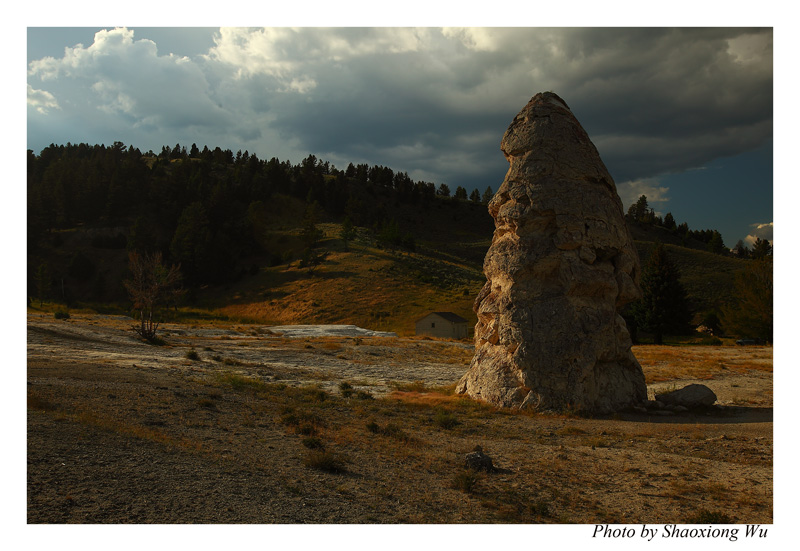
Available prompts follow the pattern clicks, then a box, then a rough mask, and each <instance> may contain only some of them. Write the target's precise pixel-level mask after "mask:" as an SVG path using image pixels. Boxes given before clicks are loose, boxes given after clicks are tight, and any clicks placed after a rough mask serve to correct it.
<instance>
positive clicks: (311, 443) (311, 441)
mask: <svg viewBox="0 0 800 551" xmlns="http://www.w3.org/2000/svg"><path fill="white" fill-rule="evenodd" d="M302 443H303V445H304V446H305V447H306V448H308V449H310V450H321V449H324V448H325V445H324V444H323V443H322V440H320V439H319V438H317V437H316V436H307V437H306V438H303V440H302Z"/></svg>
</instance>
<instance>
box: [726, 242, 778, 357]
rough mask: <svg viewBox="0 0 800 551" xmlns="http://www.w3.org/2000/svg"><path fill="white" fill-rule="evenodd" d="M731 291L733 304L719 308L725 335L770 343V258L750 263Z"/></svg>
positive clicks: (738, 275) (737, 278)
mask: <svg viewBox="0 0 800 551" xmlns="http://www.w3.org/2000/svg"><path fill="white" fill-rule="evenodd" d="M734 290H735V293H734V297H735V298H736V303H735V305H734V306H731V307H727V308H723V309H722V326H723V327H724V328H725V332H726V333H729V334H732V335H736V336H738V337H751V338H757V339H761V340H763V341H766V342H772V258H771V257H764V258H761V259H758V260H754V261H752V262H750V263H749V266H748V267H747V269H746V270H745V271H744V272H742V273H740V274H737V276H736V280H735V283H734Z"/></svg>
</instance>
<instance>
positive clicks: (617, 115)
mask: <svg viewBox="0 0 800 551" xmlns="http://www.w3.org/2000/svg"><path fill="white" fill-rule="evenodd" d="M213 42H214V45H213V47H212V48H211V49H210V50H209V51H208V52H206V53H205V55H197V56H194V57H179V56H167V55H159V54H158V53H157V52H156V45H155V43H153V42H150V41H147V40H133V37H132V34H131V32H130V31H127V30H123V29H119V30H114V31H108V32H104V33H103V34H98V36H97V38H96V39H95V43H94V44H92V45H91V46H89V47H87V48H76V49H74V50H68V52H67V55H65V56H64V57H63V58H61V59H55V58H45V59H43V60H38V61H35V62H33V63H31V65H30V70H29V85H30V90H29V106H30V108H29V127H30V128H39V125H41V124H43V121H44V119H45V118H46V117H50V118H51V119H52V120H53V121H55V120H56V118H57V119H59V120H60V121H61V122H62V124H63V122H64V121H66V120H69V118H70V116H73V115H71V113H78V114H79V115H80V116H84V117H85V116H88V115H89V114H92V115H94V116H99V115H102V116H104V117H105V118H106V121H107V124H109V125H112V126H113V125H115V124H116V125H117V126H119V127H120V128H124V127H125V125H129V126H130V125H132V126H135V127H136V129H137V131H138V132H139V133H140V135H142V136H144V135H145V134H146V133H147V132H149V133H150V134H149V135H150V139H151V140H155V139H160V142H161V143H174V142H175V141H177V140H181V141H182V142H183V141H188V140H189V139H193V138H195V137H197V138H198V139H200V138H202V139H203V142H204V143H208V144H209V145H217V144H218V145H222V146H223V147H225V146H228V147H231V148H233V149H236V148H237V147H241V148H242V149H250V151H251V152H254V151H255V152H259V154H260V155H261V156H272V155H285V154H291V155H292V157H293V158H292V160H293V161H295V162H297V161H298V160H299V158H301V157H303V156H305V155H307V154H308V153H314V154H316V155H318V156H321V157H324V158H330V159H331V160H334V162H337V161H339V162H348V161H352V162H368V163H374V164H384V165H387V166H391V167H392V168H394V169H395V170H404V171H407V172H409V174H411V175H412V177H415V178H420V179H430V180H433V181H436V182H440V181H442V182H447V183H448V184H449V185H451V187H454V186H455V185H464V186H465V187H472V186H476V187H480V188H484V187H485V186H486V185H492V186H493V187H494V188H495V189H496V187H497V185H499V183H500V181H501V180H502V177H503V174H504V172H505V169H506V163H505V160H504V159H503V156H502V154H501V153H500V151H499V144H500V139H501V137H502V135H503V132H504V131H505V129H506V127H507V126H508V124H509V123H510V122H511V120H512V119H513V117H514V115H515V114H516V113H517V112H518V111H519V110H520V109H521V108H522V107H523V106H524V105H525V103H526V102H527V101H528V100H529V99H530V97H531V96H533V95H534V94H535V93H537V92H540V91H544V90H552V91H555V92H557V93H558V94H559V95H561V96H562V97H563V98H564V100H565V101H566V102H567V103H568V104H569V105H570V107H571V109H572V110H573V112H574V113H575V114H576V116H577V117H578V119H579V120H580V121H581V123H582V124H583V125H584V127H585V128H586V130H587V132H588V133H589V135H590V136H591V138H592V140H593V141H594V143H595V144H596V145H597V147H598V149H599V150H600V153H601V155H602V157H603V159H604V160H605V162H606V164H607V165H608V167H609V169H610V170H611V172H612V174H613V175H614V177H615V179H616V180H617V181H618V182H621V181H627V180H644V179H647V178H653V177H655V176H657V175H658V174H661V173H667V172H680V171H684V170H687V169H691V168H694V167H699V166H702V165H703V164H704V163H707V162H709V161H711V160H713V159H715V158H718V157H727V156H732V155H736V154H738V153H741V152H743V151H747V150H751V149H753V148H755V147H758V146H759V145H761V144H763V143H764V142H765V141H767V140H769V139H770V137H771V135H772V31H771V30H770V29H766V30H764V29H750V30H748V29H727V28H715V29H627V28H626V29H612V28H602V29H536V28H502V29H485V28H477V29H431V28H423V29H410V28H381V29H370V28H358V29H347V28H324V29H318V28H301V29H288V28H277V29H220V30H219V31H218V32H217V33H215V35H214V40H213ZM159 51H160V50H159ZM82 98H83V99H82ZM56 106H57V107H56ZM166 136H170V137H169V138H167V137H166ZM48 143H49V142H48ZM632 193H634V191H632Z"/></svg>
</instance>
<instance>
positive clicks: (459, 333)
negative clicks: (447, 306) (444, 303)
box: [416, 312, 469, 339]
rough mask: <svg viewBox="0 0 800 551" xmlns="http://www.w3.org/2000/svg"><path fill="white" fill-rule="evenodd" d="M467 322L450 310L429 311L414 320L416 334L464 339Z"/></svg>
mask: <svg viewBox="0 0 800 551" xmlns="http://www.w3.org/2000/svg"><path fill="white" fill-rule="evenodd" d="M468 325H469V322H468V321H467V320H465V319H464V318H462V317H461V316H458V315H456V314H454V313H452V312H431V313H430V314H428V315H427V316H425V317H424V318H420V319H418V320H417V322H416V334H417V335H430V336H431V337H440V338H443V339H466V338H467V334H468Z"/></svg>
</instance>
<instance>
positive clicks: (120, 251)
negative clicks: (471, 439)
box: [27, 143, 763, 334]
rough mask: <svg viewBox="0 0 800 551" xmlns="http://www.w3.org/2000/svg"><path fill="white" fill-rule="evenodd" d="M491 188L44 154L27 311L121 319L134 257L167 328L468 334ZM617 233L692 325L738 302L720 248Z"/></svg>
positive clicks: (682, 231)
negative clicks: (156, 289)
mask: <svg viewBox="0 0 800 551" xmlns="http://www.w3.org/2000/svg"><path fill="white" fill-rule="evenodd" d="M499 183H500V182H499V181H498V182H487V186H486V188H487V189H486V190H485V191H483V192H482V193H479V192H478V191H477V190H476V191H473V192H472V193H471V194H468V193H467V191H466V190H465V189H464V188H461V187H456V189H455V191H454V192H451V190H450V189H449V187H448V186H447V185H446V184H443V183H440V184H438V185H437V184H434V183H433V182H424V181H413V180H412V179H411V178H410V177H409V176H408V174H407V173H405V172H398V171H395V170H393V169H391V168H389V167H384V166H377V165H375V166H368V165H366V164H359V165H353V164H349V165H348V166H347V167H346V168H344V169H340V168H337V167H335V166H333V165H331V164H330V163H328V162H326V161H323V160H321V159H317V158H316V157H315V156H313V155H309V156H308V157H307V158H305V159H303V160H302V161H301V162H300V163H299V164H292V163H290V162H288V161H280V160H278V159H276V158H272V159H270V160H268V161H267V160H262V159H259V158H258V157H257V156H256V155H251V154H249V153H248V152H237V153H235V154H234V153H233V152H232V151H230V150H222V149H220V148H215V149H213V150H210V149H209V148H208V147H204V148H203V149H202V150H200V149H199V148H198V147H197V146H195V145H192V146H191V147H190V148H189V150H188V151H187V149H186V148H185V147H182V146H180V144H176V145H175V146H174V147H172V148H170V147H164V148H162V151H161V152H160V153H158V154H155V153H153V152H148V153H145V154H142V153H141V152H140V151H139V150H138V149H136V148H134V147H133V146H127V147H126V146H125V145H123V144H121V143H115V144H114V145H112V146H110V147H107V146H103V145H94V146H92V145H86V144H78V145H72V144H67V145H58V146H57V145H51V146H50V147H48V148H45V149H44V150H43V151H42V152H41V153H40V154H38V155H37V154H35V153H34V152H32V151H28V206H27V207H28V228H27V231H28V296H29V297H30V300H31V301H32V304H34V305H38V304H41V303H43V302H44V301H53V302H57V303H59V304H63V305H64V306H66V307H68V308H76V307H91V308H94V309H98V310H105V311H118V312H124V311H127V309H129V308H130V301H129V299H128V294H127V293H126V290H125V287H124V286H123V280H125V279H126V278H129V277H130V273H129V271H128V254H129V252H132V251H138V252H141V253H144V252H147V251H150V252H153V251H158V252H160V253H161V254H162V257H163V259H164V262H165V264H167V265H172V264H175V265H179V266H180V271H181V274H182V285H183V289H184V291H185V292H184V293H183V294H182V295H181V296H180V298H179V299H178V300H177V302H176V303H175V304H174V305H173V306H174V307H175V308H176V309H177V310H176V311H175V312H174V313H173V314H172V315H182V316H204V317H209V316H210V317H214V316H226V317H228V318H234V319H237V318H238V319H242V320H252V321H258V322H261V323H355V324H360V325H365V326H369V327H372V328H376V329H377V328H380V329H391V330H395V331H398V332H400V333H405V334H407V333H410V332H412V331H413V321H414V320H415V319H417V318H419V317H422V316H423V315H425V314H426V313H428V312H429V311H431V310H450V311H453V312H456V313H458V314H459V315H462V316H463V317H466V318H467V319H470V320H473V319H474V315H473V314H472V310H471V305H472V301H473V299H474V297H475V295H476V294H477V292H478V290H479V289H480V287H481V286H482V284H483V281H484V277H483V275H482V262H483V256H484V255H485V253H486V250H487V248H488V246H489V243H490V241H491V237H492V231H493V227H494V226H493V222H492V219H491V217H490V216H489V214H488V212H487V209H486V205H485V203H486V202H488V200H489V198H491V195H492V189H491V186H495V187H497V186H499ZM627 219H628V223H629V225H630V227H631V231H632V233H633V235H634V238H635V239H636V241H637V247H638V248H639V252H640V255H641V256H642V258H643V261H644V259H646V258H647V256H648V255H649V251H650V250H651V249H652V242H654V241H660V242H663V243H666V244H667V251H668V254H669V255H670V257H671V258H673V260H674V262H675V263H676V265H677V267H678V270H679V271H680V273H681V281H682V283H683V285H684V287H685V288H686V291H687V294H688V297H687V298H688V304H689V308H690V310H691V314H692V316H693V320H692V321H693V322H695V323H698V322H699V321H701V320H702V319H705V318H706V317H708V315H709V314H710V313H712V314H713V313H715V315H716V314H719V313H720V312H721V310H722V308H723V307H725V306H726V305H729V304H731V303H732V302H733V301H734V280H735V277H736V274H737V273H740V272H742V271H744V268H745V267H746V266H747V264H748V263H749V262H751V261H750V260H749V257H750V256H752V254H753V253H751V252H750V251H743V252H742V254H739V255H738V258H737V255H734V254H732V253H731V252H730V251H729V250H728V249H727V248H726V247H725V246H724V245H722V246H720V244H721V238H718V236H719V232H714V231H713V230H703V231H695V230H691V229H689V228H688V227H687V226H686V225H685V224H682V225H679V224H675V221H674V219H673V218H672V214H669V215H668V217H665V219H663V220H662V219H660V218H659V217H656V216H655V213H653V212H652V210H651V209H649V208H648V207H647V205H646V198H644V202H643V203H642V200H641V199H640V201H639V202H638V203H637V204H635V205H631V208H630V209H629V211H628V216H627ZM762 256H763V255H762Z"/></svg>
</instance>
